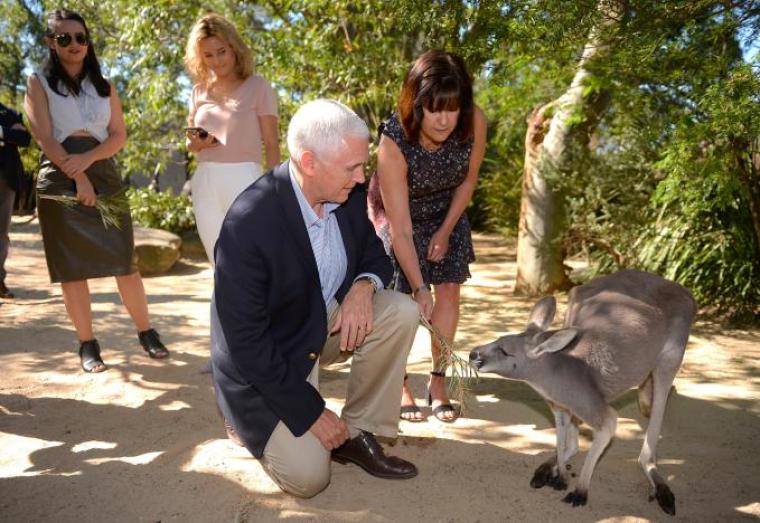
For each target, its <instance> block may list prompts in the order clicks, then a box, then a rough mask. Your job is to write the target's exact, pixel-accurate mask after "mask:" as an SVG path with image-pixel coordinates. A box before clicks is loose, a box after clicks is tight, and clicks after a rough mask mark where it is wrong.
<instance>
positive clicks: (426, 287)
mask: <svg viewBox="0 0 760 523" xmlns="http://www.w3.org/2000/svg"><path fill="white" fill-rule="evenodd" d="M422 291H427V292H430V286H429V285H428V284H427V283H423V284H421V285H419V286H417V288H415V289H414V290H413V291H412V299H416V298H417V295H418V294H419V293H420V292H422Z"/></svg>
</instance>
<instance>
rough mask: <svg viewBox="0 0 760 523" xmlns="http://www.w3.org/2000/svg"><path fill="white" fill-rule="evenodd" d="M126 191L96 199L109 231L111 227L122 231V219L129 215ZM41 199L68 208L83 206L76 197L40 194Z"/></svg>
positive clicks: (96, 207) (96, 205)
mask: <svg viewBox="0 0 760 523" xmlns="http://www.w3.org/2000/svg"><path fill="white" fill-rule="evenodd" d="M126 193H127V190H126V189H121V190H119V191H117V192H115V193H113V194H109V195H105V196H98V197H97V198H96V199H95V209H97V210H98V212H99V213H100V218H101V219H102V220H103V226H104V227H105V228H106V229H108V227H109V225H110V226H113V227H116V228H117V229H121V218H122V216H124V215H125V214H129V201H128V200H127V198H126ZM39 196H40V198H45V199H46V200H53V201H56V202H59V203H61V204H62V205H64V206H66V207H72V208H73V207H75V206H77V205H81V204H80V202H79V199H78V198H77V197H76V196H69V195H66V194H40V195H39Z"/></svg>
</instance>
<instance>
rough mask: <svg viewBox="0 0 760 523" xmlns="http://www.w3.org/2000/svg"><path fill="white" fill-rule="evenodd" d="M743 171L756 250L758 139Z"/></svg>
mask: <svg viewBox="0 0 760 523" xmlns="http://www.w3.org/2000/svg"><path fill="white" fill-rule="evenodd" d="M742 163H744V162H742ZM743 171H744V172H743V176H742V178H743V180H744V181H745V183H746V185H747V191H748V192H749V211H750V214H751V216H752V226H753V227H754V228H755V239H756V240H757V246H758V248H760V138H756V139H755V140H753V141H752V143H751V145H750V150H749V162H746V168H745V169H743Z"/></svg>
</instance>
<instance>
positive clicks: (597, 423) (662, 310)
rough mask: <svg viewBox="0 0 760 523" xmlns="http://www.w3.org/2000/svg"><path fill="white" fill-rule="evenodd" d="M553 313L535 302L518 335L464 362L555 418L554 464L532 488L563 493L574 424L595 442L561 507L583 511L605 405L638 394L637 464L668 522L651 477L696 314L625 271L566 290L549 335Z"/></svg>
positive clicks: (689, 300) (660, 286)
mask: <svg viewBox="0 0 760 523" xmlns="http://www.w3.org/2000/svg"><path fill="white" fill-rule="evenodd" d="M555 310H556V303H555V301H554V298H553V297H547V298H543V299H542V300H541V301H539V302H538V303H537V304H536V306H535V307H534V309H533V311H532V312H531V316H530V320H529V322H528V326H527V328H526V330H525V331H524V332H522V333H519V334H510V335H507V336H503V337H502V338H499V339H498V340H496V341H495V342H493V343H490V344H488V345H483V346H481V347H477V348H475V349H474V350H473V351H472V352H471V353H470V362H471V364H472V366H473V367H474V368H475V369H477V370H478V371H480V372H493V373H496V374H499V375H501V376H504V377H505V378H509V379H515V380H521V381H525V382H527V383H528V384H529V385H531V386H532V387H533V388H534V389H535V390H536V391H537V392H538V393H539V394H541V396H542V397H543V398H544V399H546V400H547V402H548V403H549V405H550V406H551V408H552V411H553V412H554V415H555V420H556V421H557V423H556V425H557V455H556V456H553V457H552V458H551V459H550V460H549V461H547V462H546V463H544V464H543V465H542V466H541V467H539V468H538V469H537V470H536V473H535V475H534V477H533V480H532V481H531V485H533V486H537V487H540V486H543V485H546V484H548V485H551V486H553V487H555V488H559V487H564V486H566V484H567V472H566V465H567V462H568V460H569V459H570V457H572V455H573V454H575V452H576V451H577V436H578V430H577V428H576V427H575V426H573V425H572V423H571V422H570V420H571V419H573V420H575V419H580V420H583V421H584V422H586V423H587V424H588V425H590V426H591V427H592V428H593V429H594V442H593V444H592V447H591V449H590V450H589V453H588V456H587V458H586V461H585V463H584V465H583V470H582V471H581V475H580V478H579V480H578V484H577V486H576V489H575V491H574V492H573V493H571V494H568V496H567V497H566V498H565V499H564V501H566V502H568V503H571V504H573V506H577V505H583V504H585V503H586V499H587V494H588V487H589V483H590V481H591V475H592V473H593V470H594V467H595V466H596V462H597V461H598V459H599V458H600V457H601V454H602V452H603V451H604V449H605V448H606V446H607V445H608V444H609V442H610V440H611V439H612V437H613V436H614V432H615V427H616V424H617V413H616V412H615V411H614V409H612V407H610V405H609V404H610V402H612V401H613V400H614V399H615V398H617V397H618V396H620V395H621V394H623V393H624V392H626V391H627V390H629V389H631V388H634V387H639V386H641V389H640V391H639V398H640V399H639V403H640V404H641V405H642V406H644V407H645V408H646V409H647V410H649V411H651V418H650V421H649V426H648V427H647V434H646V437H645V441H644V447H643V448H642V451H641V455H640V456H639V463H640V464H641V466H642V468H643V469H644V473H645V475H646V477H647V479H648V480H649V482H650V485H651V487H652V492H653V496H654V497H656V498H657V500H658V502H659V504H660V506H661V507H662V508H663V510H665V512H667V513H669V514H675V499H674V497H673V495H672V492H670V488H669V487H668V486H667V483H666V482H665V481H664V480H663V479H662V476H661V475H660V474H659V473H658V472H657V465H656V457H655V455H656V445H657V439H658V437H659V433H660V429H661V427H662V419H663V416H664V411H665V403H666V401H667V397H668V392H669V390H670V387H671V385H672V383H673V379H674V378H675V375H676V373H677V372H678V369H679V368H680V366H681V362H682V360H683V355H684V351H685V349H686V343H687V341H688V338H689V330H690V328H691V324H692V322H693V320H694V316H695V315H696V312H697V304H696V302H695V301H694V298H693V297H692V295H691V293H690V292H689V291H688V290H687V289H685V288H684V287H682V286H680V285H678V284H676V283H674V282H671V281H668V280H665V279H664V278H662V277H660V276H657V275H655V274H649V273H645V272H641V271H637V270H632V269H628V270H624V271H620V272H617V273H615V274H611V275H609V276H604V277H601V278H597V279H595V280H593V281H591V282H589V283H587V284H585V285H581V286H580V287H575V288H574V289H573V290H572V291H571V292H570V294H569V300H568V310H567V314H566V316H565V321H564V326H563V329H560V330H548V329H549V327H550V325H551V322H552V320H553V318H554V313H555ZM647 414H648V413H647ZM547 474H549V475H548V476H547Z"/></svg>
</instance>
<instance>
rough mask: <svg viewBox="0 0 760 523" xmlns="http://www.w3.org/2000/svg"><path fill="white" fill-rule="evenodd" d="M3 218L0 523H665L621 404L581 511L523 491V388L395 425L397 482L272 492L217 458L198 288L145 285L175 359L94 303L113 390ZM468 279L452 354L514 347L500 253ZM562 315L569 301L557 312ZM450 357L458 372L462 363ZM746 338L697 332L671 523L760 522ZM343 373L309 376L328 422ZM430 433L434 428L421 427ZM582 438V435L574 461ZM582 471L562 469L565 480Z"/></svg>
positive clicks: (32, 240) (178, 277)
mask: <svg viewBox="0 0 760 523" xmlns="http://www.w3.org/2000/svg"><path fill="white" fill-rule="evenodd" d="M25 222H26V219H20V218H14V225H13V230H12V235H11V237H12V245H13V247H12V252H11V256H10V259H9V262H8V270H9V273H10V276H9V278H8V284H9V285H10V286H11V287H12V288H13V289H14V290H16V292H17V295H18V297H17V298H16V299H15V300H13V301H4V302H2V304H0V369H2V371H0V372H1V373H2V374H1V375H2V379H1V380H0V520H1V521H12V522H22V521H56V522H64V521H85V522H87V521H115V522H120V521H129V522H131V521H150V522H156V521H162V522H168V521H182V522H184V521H199V522H206V521H208V522H216V521H220V522H226V521H240V522H253V521H257V522H259V521H302V520H303V521H325V522H327V521H356V522H359V521H401V522H405V521H416V522H422V521H452V522H453V521H457V522H458V521H480V522H489V521H664V520H667V519H669V517H668V516H666V515H665V514H664V513H662V512H661V511H660V509H659V507H658V506H657V504H656V503H649V502H647V494H648V487H647V483H646V480H645V479H644V476H643V474H642V473H641V471H640V469H639V467H638V464H637V461H636V460H637V457H638V454H639V450H640V447H641V443H642V434H643V431H642V427H641V424H642V423H644V421H643V420H644V418H642V416H641V415H640V414H639V412H638V410H637V407H636V402H635V393H634V392H629V393H628V394H626V395H625V396H623V397H622V398H621V399H620V400H618V401H616V402H615V404H614V406H615V408H616V409H617V410H618V411H619V413H620V420H619V423H618V430H617V438H616V439H615V440H614V442H613V444H612V445H611V447H610V448H609V449H608V451H607V452H606V454H605V455H604V457H603V459H602V460H601V461H600V463H599V465H598V467H597V469H596V473H595V476H594V478H593V481H592V484H591V491H590V497H589V504H588V505H587V506H586V507H582V508H572V507H570V506H568V505H566V504H564V503H562V502H561V501H560V499H561V498H562V497H563V496H564V493H560V492H556V491H554V490H549V489H546V488H545V489H541V490H534V489H531V488H530V486H529V480H530V478H531V476H532V473H533V470H534V469H535V468H536V467H537V466H538V465H539V464H540V462H541V461H543V459H545V458H546V457H548V456H549V454H550V452H551V449H552V448H553V441H554V429H553V423H552V417H551V414H550V411H549V410H548V408H547V407H546V405H545V404H544V402H543V401H542V400H541V398H540V397H539V396H538V395H537V394H536V393H535V392H533V391H532V390H531V389H530V388H529V387H528V386H526V385H523V384H520V383H515V382H508V381H506V380H503V379H500V378H496V377H493V376H487V375H485V376H482V377H481V379H480V382H479V383H478V384H477V385H476V386H475V387H474V393H475V396H474V398H473V405H472V407H471V409H470V410H469V412H468V417H467V418H466V419H461V420H459V421H457V422H456V423H454V424H453V425H447V424H443V423H440V422H438V421H437V420H435V419H433V418H432V417H431V418H430V420H429V421H428V422H425V423H420V424H411V423H407V422H402V424H401V430H402V435H401V436H400V437H399V439H398V440H397V441H396V442H395V444H394V446H393V448H392V449H390V452H392V453H396V454H398V455H400V456H402V457H404V458H406V459H409V460H411V461H413V462H414V463H416V464H417V465H418V467H419V469H420V475H419V476H418V477H417V478H415V479H412V480H408V481H389V480H381V479H376V478H373V477H371V476H368V475H367V474H365V473H364V472H363V471H361V470H360V469H359V468H357V467H355V466H341V465H337V464H336V465H334V467H333V479H332V483H331V484H330V486H329V487H328V488H327V490H325V491H324V492H323V493H322V494H320V495H318V496H317V497H316V498H313V499H309V500H301V499H295V498H292V497H290V496H288V495H285V494H282V493H281V492H279V491H278V489H277V488H276V487H275V485H274V484H273V483H272V482H271V480H269V478H268V477H267V476H266V475H265V474H264V473H263V471H262V469H261V467H260V465H259V464H258V463H257V461H256V460H254V459H253V458H252V457H251V456H250V455H249V454H248V453H247V451H245V450H244V449H241V448H239V447H236V446H234V445H233V444H232V443H231V442H229V441H228V440H227V439H225V438H224V432H223V429H222V426H221V423H220V420H219V418H218V415H217V413H216V408H215V406H214V400H213V395H212V390H211V383H210V378H209V376H208V375H204V374H200V373H199V369H200V368H201V367H202V365H203V363H204V361H205V360H206V358H207V351H208V347H207V343H208V341H207V328H208V296H209V292H210V288H211V272H210V270H209V268H208V265H207V264H205V263H203V262H199V261H189V260H183V261H182V262H181V263H180V264H179V265H178V266H176V267H175V268H174V269H173V270H172V272H171V274H169V275H165V276H161V277H155V278H149V279H146V280H145V283H146V286H147V289H148V293H149V301H150V306H151V311H152V314H153V318H154V323H155V325H156V326H157V327H158V329H159V330H160V331H161V333H162V335H163V337H164V339H165V341H166V342H167V344H168V346H169V347H170V349H171V350H172V351H173V358H172V359H171V360H170V361H168V362H158V361H153V360H150V359H149V358H147V357H146V356H144V355H143V353H142V351H141V350H140V347H139V345H138V343H137V339H136V336H135V333H134V330H133V327H132V324H131V322H130V321H129V319H128V317H127V315H126V313H125V311H124V309H123V308H122V307H121V305H120V303H119V300H118V295H117V293H116V289H115V283H114V281H113V279H103V280H97V281H93V282H92V285H91V290H92V296H93V309H94V317H95V320H94V321H95V327H96V333H97V336H98V338H99V340H100V342H101V345H102V346H103V349H104V358H105V360H106V362H107V363H108V364H109V365H110V367H111V368H110V370H108V371H107V372H105V373H103V374H96V375H86V374H84V373H82V372H81V371H80V370H79V364H78V358H77V356H76V353H75V349H76V346H75V339H74V334H73V331H72V329H71V327H70V326H69V322H68V320H67V317H66V313H65V311H64V306H63V301H62V298H61V294H60V288H59V287H58V286H52V285H50V283H49V282H48V279H47V272H46V267H45V261H44V256H43V253H42V246H41V241H40V236H39V229H38V227H37V225H36V222H32V223H25ZM476 252H477V254H478V262H477V263H476V264H475V265H474V267H473V278H472V279H471V280H470V281H469V282H468V284H467V285H466V286H465V287H464V289H463V305H462V322H461V328H460V334H459V341H461V342H462V344H463V345H462V346H463V347H471V346H473V345H475V344H478V343H484V342H487V341H491V340H492V339H493V338H494V337H496V336H498V335H500V334H503V333H505V332H507V331H510V330H516V329H519V328H521V327H522V326H523V325H524V323H525V321H526V319H527V314H528V311H529V309H530V307H531V305H532V302H531V301H529V300H525V299H518V298H514V297H513V296H512V295H511V289H512V287H513V284H514V276H515V263H514V248H513V246H511V245H508V244H506V243H504V242H503V241H502V240H500V239H498V238H497V237H494V236H483V235H479V236H477V244H476ZM560 299H561V300H564V297H561V298H560ZM463 354H464V353H463ZM759 357H760V332H758V331H756V330H755V331H737V330H734V331H728V330H725V329H723V328H721V327H720V326H718V325H715V324H710V323H705V322H699V323H698V324H697V326H696V327H695V329H694V331H693V333H692V337H691V341H690V343H689V348H688V350H687V354H686V360H685V363H684V365H683V368H682V370H681V372H680V374H679V376H678V378H677V380H676V387H677V392H676V393H674V394H673V395H672V396H671V399H670V403H669V405H668V411H667V415H666V420H665V427H664V430H663V436H662V439H661V443H660V446H659V449H658V451H659V452H658V454H659V456H660V465H661V467H660V470H661V471H662V473H663V474H664V475H665V477H667V479H668V480H669V481H670V484H671V487H672V489H673V491H674V493H675V495H676V500H677V510H678V515H677V516H676V519H679V520H684V521H729V520H739V521H741V520H755V521H756V520H758V519H760V454H759V452H758V443H757V440H758V437H760V418H759V417H758V416H759V415H760V402H758V399H759V398H760V393H759V392H760V364H759V363H758V362H759V361H760V360H759V359H758V358H759ZM410 362H411V364H412V365H411V367H410V370H411V371H412V374H411V383H412V386H413V388H414V390H415V392H416V394H417V396H418V398H419V399H420V401H421V400H422V398H423V396H424V388H425V383H426V380H427V375H426V373H427V371H428V370H429V365H430V363H429V352H428V348H427V334H426V333H425V331H423V330H420V332H419V334H418V336H417V340H416V342H415V347H414V349H413V352H412V356H411V358H410ZM347 369H348V367H346V366H343V367H338V368H336V369H335V370H331V371H328V372H324V373H323V374H322V377H323V379H322V382H323V391H324V394H325V397H326V398H328V402H329V404H330V405H331V406H332V407H334V408H335V409H339V408H340V405H341V399H340V398H341V397H342V395H343V392H344V389H345V383H346V380H345V379H344V378H345V373H346V371H347ZM425 412H426V414H429V409H426V410H425ZM590 438H591V433H590V431H589V430H587V429H584V430H583V431H582V436H581V439H582V441H581V445H582V449H584V450H585V449H587V448H588V445H589V441H590ZM584 456H585V452H581V453H580V454H579V455H578V456H576V458H575V459H574V460H573V468H574V470H576V471H577V470H579V469H580V466H581V464H582V459H583V458H584Z"/></svg>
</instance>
